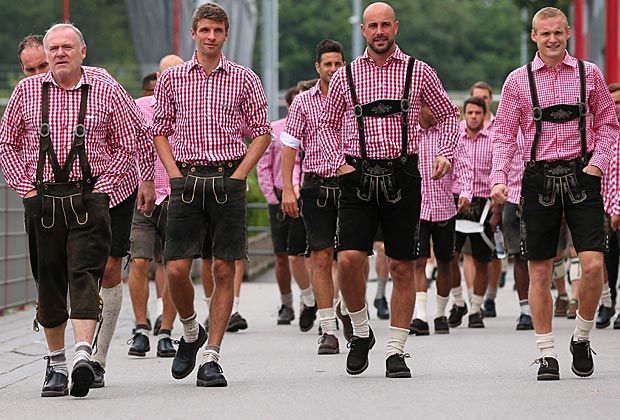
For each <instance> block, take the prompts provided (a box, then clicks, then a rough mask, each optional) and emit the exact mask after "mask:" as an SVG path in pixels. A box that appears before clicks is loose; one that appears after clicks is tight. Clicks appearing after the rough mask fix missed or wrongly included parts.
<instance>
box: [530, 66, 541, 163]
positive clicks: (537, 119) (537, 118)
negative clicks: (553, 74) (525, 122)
mask: <svg viewBox="0 0 620 420" xmlns="http://www.w3.org/2000/svg"><path fill="white" fill-rule="evenodd" d="M527 81H528V84H529V86H530V97H531V98H532V118H533V119H534V124H536V134H534V141H533V142H532V150H531V152H530V162H535V161H536V149H537V148H538V143H539V142H540V136H541V134H542V109H541V108H540V103H539V102H538V93H536V82H535V81H534V73H533V72H532V63H531V62H530V63H527Z"/></svg>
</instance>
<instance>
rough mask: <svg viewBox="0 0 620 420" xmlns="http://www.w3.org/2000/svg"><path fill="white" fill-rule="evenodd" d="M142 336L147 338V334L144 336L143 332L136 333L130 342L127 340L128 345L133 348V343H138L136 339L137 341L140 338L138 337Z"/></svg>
mask: <svg viewBox="0 0 620 420" xmlns="http://www.w3.org/2000/svg"><path fill="white" fill-rule="evenodd" d="M140 335H144V336H145V337H146V334H143V333H141V332H136V333H135V334H134V335H133V337H131V338H130V339H129V340H127V344H128V345H130V346H131V345H132V344H133V343H135V342H136V339H137V338H138V336H140Z"/></svg>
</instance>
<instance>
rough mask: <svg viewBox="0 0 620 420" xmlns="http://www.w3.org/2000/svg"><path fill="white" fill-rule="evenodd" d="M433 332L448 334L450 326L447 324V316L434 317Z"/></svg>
mask: <svg viewBox="0 0 620 420" xmlns="http://www.w3.org/2000/svg"><path fill="white" fill-rule="evenodd" d="M434 323H435V334H450V326H449V325H448V318H446V317H445V316H440V317H439V318H435V320H434Z"/></svg>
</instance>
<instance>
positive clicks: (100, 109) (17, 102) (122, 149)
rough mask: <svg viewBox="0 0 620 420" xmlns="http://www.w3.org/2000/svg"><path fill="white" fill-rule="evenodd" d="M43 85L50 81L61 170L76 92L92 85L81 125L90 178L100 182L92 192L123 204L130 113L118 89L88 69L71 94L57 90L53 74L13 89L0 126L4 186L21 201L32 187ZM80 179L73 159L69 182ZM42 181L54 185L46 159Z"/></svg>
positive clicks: (131, 153)
mask: <svg viewBox="0 0 620 420" xmlns="http://www.w3.org/2000/svg"><path fill="white" fill-rule="evenodd" d="M43 82H51V86H50V89H49V117H50V118H49V124H50V131H51V145H52V147H53V148H54V151H55V152H56V155H57V157H58V162H59V164H60V165H63V164H64V162H65V160H66V158H67V154H68V152H69V149H70V148H71V145H72V144H73V139H74V129H75V126H76V124H77V114H78V111H79V108H80V98H81V89H80V87H81V85H82V84H88V85H90V89H89V92H88V103H87V107H86V119H85V122H84V125H85V127H86V137H85V145H86V155H87V159H88V163H89V164H90V167H91V171H92V175H93V176H95V177H99V179H98V180H97V182H96V184H95V186H94V187H95V188H97V189H99V190H101V191H102V192H104V193H106V194H108V195H109V196H110V201H111V203H114V202H115V203H118V202H119V200H122V198H120V197H123V196H124V197H126V195H125V194H126V191H123V190H121V189H120V187H119V185H120V184H121V180H122V179H123V177H124V176H125V175H126V174H127V172H128V171H130V170H131V167H132V165H135V163H134V162H135V156H136V153H135V137H136V133H135V125H134V124H133V123H132V121H131V119H129V118H127V114H128V113H129V112H130V110H129V107H128V106H127V104H126V103H125V101H124V99H123V98H122V93H121V92H120V91H119V90H118V88H117V87H116V86H115V85H114V84H112V83H111V82H110V81H109V79H108V78H106V77H103V76H101V75H100V74H99V73H98V72H95V71H92V70H91V69H89V68H83V74H82V78H81V79H80V81H79V83H78V84H77V86H76V87H75V88H73V89H69V90H65V89H63V88H61V87H59V86H58V85H57V84H56V82H55V81H54V79H53V77H52V73H51V72H48V73H46V74H42V75H38V76H31V77H27V78H25V79H23V80H22V81H20V82H19V83H18V84H17V86H16V87H15V90H14V91H13V94H12V95H11V99H10V100H9V104H8V105H7V108H6V110H5V112H4V116H3V118H2V123H1V124H0V167H1V168H2V171H3V173H4V177H5V179H6V182H7V184H8V185H9V186H10V187H11V188H13V189H14V190H16V191H17V193H18V194H19V195H20V196H22V197H23V196H24V195H26V193H27V192H28V191H30V190H32V189H33V188H34V185H35V181H36V169H37V162H38V160H39V148H40V147H39V145H40V139H39V132H40V129H41V118H42V117H41V90H42V86H43ZM82 177H83V176H82V170H81V168H80V166H79V160H78V159H77V157H76V159H75V161H74V162H73V166H72V168H71V171H70V174H69V180H71V181H74V180H78V179H82ZM43 181H44V182H53V181H54V175H53V171H52V167H51V165H50V164H49V159H46V162H45V165H44V171H43Z"/></svg>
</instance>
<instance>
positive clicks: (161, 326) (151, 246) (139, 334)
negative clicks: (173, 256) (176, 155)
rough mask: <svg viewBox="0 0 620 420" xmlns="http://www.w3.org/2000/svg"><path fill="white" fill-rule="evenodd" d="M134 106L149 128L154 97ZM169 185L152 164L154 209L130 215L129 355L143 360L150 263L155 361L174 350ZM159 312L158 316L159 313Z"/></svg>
mask: <svg viewBox="0 0 620 420" xmlns="http://www.w3.org/2000/svg"><path fill="white" fill-rule="evenodd" d="M182 62H183V59H182V58H181V57H179V56H176V55H167V56H165V57H164V58H162V59H161V61H160V63H159V71H160V73H163V72H164V71H165V70H167V69H169V68H170V67H173V66H176V65H177V64H181V63H182ZM136 105H138V108H140V110H141V111H142V113H143V114H144V117H145V118H146V120H147V122H148V124H149V125H151V124H152V123H153V107H154V106H155V97H154V96H152V95H151V96H144V97H142V98H138V99H136ZM169 195H170V184H169V182H168V176H167V174H166V169H165V168H164V166H163V165H162V163H161V161H160V160H159V159H157V160H156V161H155V208H154V209H153V211H152V212H150V213H141V212H140V211H138V209H137V208H136V209H135V211H134V214H133V221H132V225H131V237H130V243H131V246H130V252H129V254H130V255H131V263H132V264H131V269H130V271H129V281H128V284H129V295H130V297H131V304H132V306H133V311H134V316H135V319H136V328H135V332H134V336H133V338H132V339H131V340H130V347H129V351H128V354H129V355H130V356H137V357H144V356H146V353H148V352H149V351H150V349H151V347H150V343H149V330H150V328H149V326H148V322H147V306H148V300H149V281H148V274H149V267H150V265H151V261H153V260H155V262H156V263H157V275H158V276H159V277H160V278H162V279H163V280H164V281H163V283H164V284H163V293H162V299H161V301H160V302H161V308H158V314H159V316H158V317H157V320H156V322H155V330H154V334H155V335H159V340H158V343H157V357H174V356H175V355H176V350H175V348H174V346H173V345H172V339H171V337H170V334H171V332H172V324H173V323H174V318H175V316H176V310H175V309H174V304H173V303H172V299H171V298H170V292H169V290H168V287H167V282H166V281H165V276H166V274H165V271H164V269H163V265H162V262H163V261H162V254H163V249H164V248H163V246H164V243H165V240H166V221H167V216H168V196H169ZM160 310H161V312H160Z"/></svg>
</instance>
